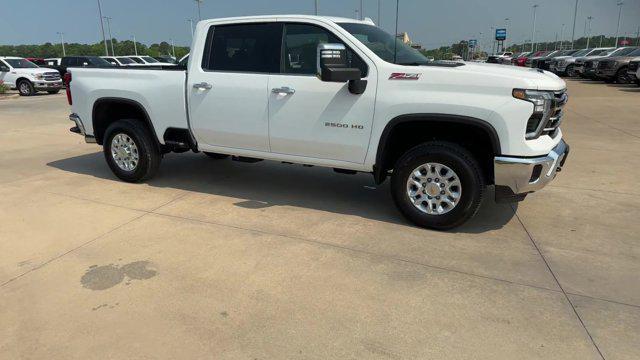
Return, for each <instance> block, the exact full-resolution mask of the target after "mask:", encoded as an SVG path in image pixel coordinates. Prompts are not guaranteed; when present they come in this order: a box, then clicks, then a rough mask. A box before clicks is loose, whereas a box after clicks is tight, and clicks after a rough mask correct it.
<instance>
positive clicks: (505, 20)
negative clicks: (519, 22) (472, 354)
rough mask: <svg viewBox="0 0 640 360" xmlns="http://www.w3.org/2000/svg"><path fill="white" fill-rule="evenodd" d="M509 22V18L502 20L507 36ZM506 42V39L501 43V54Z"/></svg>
mask: <svg viewBox="0 0 640 360" xmlns="http://www.w3.org/2000/svg"><path fill="white" fill-rule="evenodd" d="M509 21H511V19H509V18H505V19H504V24H505V26H504V27H505V28H506V29H507V34H509V32H510V31H509ZM506 42H507V39H505V40H504V41H503V42H502V52H504V49H505V46H504V45H505V43H506Z"/></svg>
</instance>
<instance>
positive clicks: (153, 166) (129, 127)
mask: <svg viewBox="0 0 640 360" xmlns="http://www.w3.org/2000/svg"><path fill="white" fill-rule="evenodd" d="M118 134H125V135H128V136H129V137H130V138H131V139H132V140H133V142H134V143H135V145H136V147H137V149H138V158H139V160H138V163H137V165H136V166H135V168H134V169H133V170H131V171H127V170H124V169H122V168H120V166H118V164H117V163H116V161H115V159H114V158H113V155H112V152H111V146H112V140H113V138H114V137H115V136H117V135H118ZM103 151H104V156H105V158H106V160H107V164H109V168H111V171H113V173H114V174H115V175H116V176H117V177H118V178H120V179H121V180H123V181H126V182H133V183H135V182H141V181H144V180H147V179H150V178H152V177H153V176H154V175H155V174H156V172H157V171H158V168H159V167H160V160H161V159H162V155H161V153H160V150H159V148H158V145H157V144H156V143H155V140H154V138H153V136H152V135H151V132H150V131H149V129H148V128H147V127H146V126H145V125H144V123H142V122H141V121H139V120H130V119H125V120H118V121H116V122H114V123H113V124H111V125H110V126H109V127H108V128H107V131H106V132H105V137H104V142H103Z"/></svg>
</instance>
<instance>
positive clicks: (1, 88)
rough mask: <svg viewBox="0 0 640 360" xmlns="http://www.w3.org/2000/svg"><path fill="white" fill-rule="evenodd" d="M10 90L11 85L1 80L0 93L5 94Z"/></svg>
mask: <svg viewBox="0 0 640 360" xmlns="http://www.w3.org/2000/svg"><path fill="white" fill-rule="evenodd" d="M8 90H9V87H8V86H7V85H5V84H4V81H2V80H0V94H4V93H6V92H7V91H8Z"/></svg>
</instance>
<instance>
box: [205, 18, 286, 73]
mask: <svg viewBox="0 0 640 360" xmlns="http://www.w3.org/2000/svg"><path fill="white" fill-rule="evenodd" d="M281 33H282V25H281V24H277V23H266V24H238V25H223V26H215V27H212V28H211V29H210V30H209V35H208V36H207V46H206V49H205V55H204V57H203V59H202V68H203V69H204V70H213V71H237V72H251V73H278V72H279V71H280V43H281V40H282V36H281Z"/></svg>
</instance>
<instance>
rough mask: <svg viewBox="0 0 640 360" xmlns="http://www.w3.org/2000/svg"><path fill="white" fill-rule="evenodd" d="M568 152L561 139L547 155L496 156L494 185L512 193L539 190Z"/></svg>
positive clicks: (551, 176) (558, 167) (558, 169)
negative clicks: (523, 156) (522, 156)
mask: <svg viewBox="0 0 640 360" xmlns="http://www.w3.org/2000/svg"><path fill="white" fill-rule="evenodd" d="M568 154H569V145H567V143H565V142H564V140H561V141H560V143H559V144H558V145H557V146H556V147H555V148H554V149H553V150H551V152H550V153H549V155H547V156H542V157H537V158H516V157H504V156H498V157H496V158H495V160H494V172H495V184H496V187H503V188H508V189H509V190H510V192H511V193H512V195H522V194H528V193H530V192H534V191H536V190H540V189H542V188H543V187H545V186H546V185H547V184H549V183H550V182H551V181H552V180H553V179H554V178H555V177H556V174H557V172H559V171H560V170H562V166H563V165H564V162H565V161H566V159H567V155H568Z"/></svg>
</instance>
